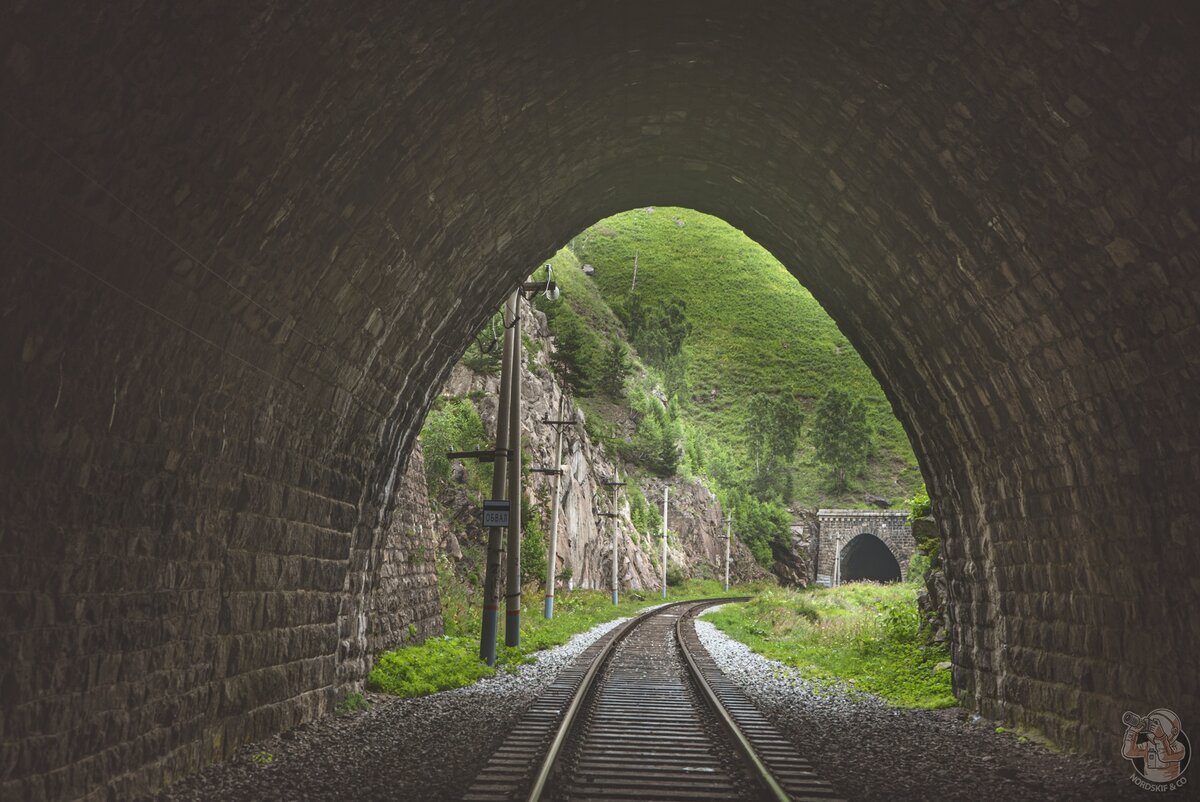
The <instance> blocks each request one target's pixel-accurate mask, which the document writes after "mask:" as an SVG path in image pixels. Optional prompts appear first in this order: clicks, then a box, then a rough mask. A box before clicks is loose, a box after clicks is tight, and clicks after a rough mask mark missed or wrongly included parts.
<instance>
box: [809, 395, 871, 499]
mask: <svg viewBox="0 0 1200 802" xmlns="http://www.w3.org/2000/svg"><path fill="white" fill-rule="evenodd" d="M812 439H813V444H814V446H815V447H816V452H817V459H819V460H820V461H821V462H823V463H825V465H826V466H827V467H828V468H829V473H830V478H831V479H832V483H833V490H835V491H841V490H845V489H846V488H847V485H848V477H849V476H850V474H852V473H853V472H855V471H857V470H859V469H860V468H861V467H862V466H863V465H864V464H866V461H867V455H868V454H869V453H870V449H871V432H870V429H868V427H867V408H866V405H865V404H864V403H863V400H862V399H861V398H851V396H850V394H849V393H847V392H846V391H845V390H839V389H838V388H836V387H832V388H830V389H829V391H828V392H826V393H825V397H824V398H822V399H821V403H820V404H819V405H818V406H817V414H816V419H815V420H814V422H813V431H812Z"/></svg>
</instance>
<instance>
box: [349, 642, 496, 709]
mask: <svg viewBox="0 0 1200 802" xmlns="http://www.w3.org/2000/svg"><path fill="white" fill-rule="evenodd" d="M495 673H496V670H495V669H494V668H490V667H488V666H487V665H486V664H485V663H482V662H480V660H479V641H478V640H472V639H469V638H452V637H449V636H445V637H441V638H430V639H429V640H427V641H425V642H424V643H422V644H421V645H420V646H415V647H409V648H403V649H397V650H395V651H392V652H387V653H386V654H384V655H382V656H381V657H380V658H379V660H378V661H377V662H376V663H375V667H374V668H372V669H371V673H370V675H369V676H368V677H367V687H368V688H369V689H371V690H373V691H380V692H382V693H390V694H392V695H394V696H405V697H407V696H424V695H426V694H430V693H436V692H437V691H444V690H449V689H450V688H461V687H462V686H463V685H470V684H471V683H472V682H475V681H476V680H479V679H482V678H483V677H490V676H491V675H493V674H495Z"/></svg>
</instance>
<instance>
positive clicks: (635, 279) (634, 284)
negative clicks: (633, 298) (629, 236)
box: [629, 251, 638, 295]
mask: <svg viewBox="0 0 1200 802" xmlns="http://www.w3.org/2000/svg"><path fill="white" fill-rule="evenodd" d="M637 262H638V251H634V252H633V283H632V284H630V285H629V294H630V295H633V291H634V290H636V289H637Z"/></svg>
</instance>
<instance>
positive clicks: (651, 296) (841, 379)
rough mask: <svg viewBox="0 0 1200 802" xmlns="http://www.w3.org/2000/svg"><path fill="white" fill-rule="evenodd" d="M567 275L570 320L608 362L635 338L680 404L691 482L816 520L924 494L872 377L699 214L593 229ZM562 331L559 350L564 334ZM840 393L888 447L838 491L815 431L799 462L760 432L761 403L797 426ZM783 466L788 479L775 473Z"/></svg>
mask: <svg viewBox="0 0 1200 802" xmlns="http://www.w3.org/2000/svg"><path fill="white" fill-rule="evenodd" d="M635 254H637V257H638V272H637V283H636V287H634V285H633V264H634V255H635ZM581 261H583V262H589V263H591V264H592V265H593V266H594V267H595V270H596V272H595V276H594V277H593V278H591V279H589V278H587V277H586V276H584V275H583V273H582V272H581V271H579V270H578V269H577V266H578V264H579V263H580V262H581ZM553 262H554V265H555V276H556V279H558V280H559V283H560V285H562V287H563V300H562V301H560V302H559V304H558V306H559V307H560V309H562V310H564V311H563V312H562V313H561V316H562V317H564V318H567V319H571V318H572V317H573V316H574V317H578V318H579V319H580V320H581V321H583V322H585V323H586V325H587V327H588V329H589V333H590V334H591V336H592V337H593V338H594V339H595V344H594V348H595V349H596V353H602V352H603V350H604V348H605V345H604V343H605V340H604V337H606V336H608V335H610V334H614V333H616V334H620V335H621V336H624V338H625V339H626V341H628V342H629V343H631V344H632V345H633V347H634V349H635V350H636V352H637V357H640V360H641V361H642V363H641V364H640V365H639V363H638V361H637V360H635V369H634V373H635V374H639V373H640V374H641V379H640V381H641V383H642V385H643V386H644V387H645V388H646V389H650V388H652V387H653V386H655V385H657V386H659V387H662V388H664V390H665V392H666V395H667V396H668V397H673V398H674V399H675V402H676V404H677V405H678V409H677V415H676V419H677V422H678V424H679V428H680V434H681V437H682V439H683V442H682V444H681V445H682V454H681V462H680V464H679V466H678V468H679V469H680V470H683V471H685V472H688V473H695V474H706V475H708V476H709V477H711V478H713V479H715V480H716V481H717V482H718V483H720V484H721V485H722V486H724V487H725V488H734V487H749V488H751V489H753V490H754V492H755V494H756V495H757V496H758V497H759V498H760V499H761V500H763V501H771V500H772V499H776V500H778V501H783V502H795V503H800V504H803V505H805V506H845V507H859V506H862V505H863V501H862V495H863V492H864V491H865V492H871V493H874V494H876V495H880V496H884V497H886V498H890V499H892V500H894V501H900V500H901V499H903V498H905V497H907V496H909V495H910V494H911V493H912V492H913V491H914V490H915V489H916V487H917V486H918V485H919V484H920V472H919V470H918V469H917V464H916V458H915V457H914V455H913V453H912V449H911V447H910V445H909V443H908V439H907V437H906V435H905V433H904V431H903V429H902V427H901V426H900V424H899V422H898V421H897V420H896V418H895V416H894V415H893V414H892V410H891V405H890V404H889V403H888V401H887V399H886V397H885V396H884V394H883V391H882V390H881V389H880V387H879V384H878V383H877V382H876V381H875V378H874V377H873V376H872V375H871V372H870V370H869V369H868V368H867V366H866V365H865V364H864V363H863V362H862V360H861V358H859V356H858V354H857V353H855V351H854V349H853V348H852V347H851V345H850V343H849V341H848V340H847V339H846V338H845V337H844V336H843V335H842V333H841V332H840V331H839V330H838V328H837V326H836V325H835V324H834V322H833V321H832V320H831V319H830V318H829V316H828V315H827V314H826V313H825V312H824V310H823V309H821V307H820V305H819V304H818V303H817V301H816V300H815V299H814V298H813V297H812V295H811V294H810V293H809V292H808V291H806V290H805V289H804V288H803V287H801V286H800V285H799V284H798V283H797V282H796V280H795V279H794V278H793V277H792V276H791V275H790V274H789V273H788V271H787V270H786V269H785V268H784V267H783V266H782V265H781V264H779V262H778V261H776V260H775V259H774V258H773V257H772V256H771V255H770V254H769V253H767V252H766V251H765V250H764V249H763V248H761V247H760V246H759V245H757V244H756V243H754V242H753V241H752V240H750V239H749V238H748V237H747V236H746V235H745V234H743V233H742V232H740V231H738V230H737V229H735V228H733V227H731V226H729V225H727V224H726V223H724V222H722V221H720V220H718V219H716V218H714V217H710V216H708V215H704V214H701V213H699V212H694V211H691V210H688V209H677V208H657V209H638V210H634V211H631V212H626V213H623V214H619V215H616V216H614V217H610V218H607V219H605V220H602V221H600V222H599V223H597V224H596V225H594V226H592V227H591V228H589V229H587V230H586V231H584V232H583V233H582V234H580V235H579V236H578V237H576V238H575V239H574V240H573V241H572V243H571V247H570V248H569V249H564V250H563V251H560V252H559V254H557V255H556V256H555V258H554V260H553ZM539 308H542V309H543V310H545V311H548V310H549V308H550V305H549V304H541V305H539ZM566 309H570V310H571V311H570V312H566V311H565V310H566ZM614 310H615V311H614ZM548 313H549V311H548ZM551 314H553V313H551ZM551 329H552V331H553V332H554V333H555V335H556V337H557V336H559V328H558V326H557V324H556V321H555V320H551ZM570 336H574V335H573V334H572V335H570ZM570 336H569V337H568V339H570ZM576 350H577V351H578V350H580V348H579V347H577V348H576ZM638 382H639V378H638V376H636V375H635V377H634V381H633V382H632V384H635V385H636V384H638ZM830 387H838V388H841V389H842V390H843V391H845V392H846V393H847V395H848V396H849V397H850V399H851V405H852V406H853V402H854V400H858V401H859V402H860V403H861V410H862V413H863V417H864V418H865V430H866V433H867V435H868V437H869V438H870V440H871V441H872V442H873V443H874V445H875V448H874V450H873V451H872V452H870V454H869V457H868V458H867V459H865V460H863V461H859V462H857V463H853V464H849V465H846V466H845V467H844V468H842V469H841V470H840V472H839V471H837V470H835V471H834V472H833V473H834V481H831V480H830V476H829V473H830V472H829V470H828V469H827V467H826V465H825V464H824V463H823V462H822V461H821V460H820V459H819V458H818V454H817V449H816V442H815V441H816V433H815V432H814V431H813V430H812V429H809V430H805V429H804V428H803V427H801V429H800V431H799V434H798V438H797V440H796V441H795V449H794V453H793V454H792V455H791V456H788V457H787V458H786V459H783V457H784V456H785V455H786V453H787V450H788V449H787V448H784V449H783V450H782V451H777V452H775V453H774V454H771V453H769V452H767V453H764V452H763V450H762V448H761V446H762V443H763V442H764V438H763V435H762V433H761V432H758V431H755V430H754V427H753V426H748V425H747V422H748V419H749V418H751V417H752V415H751V409H750V404H751V400H752V399H753V398H754V397H755V396H756V394H759V393H761V394H764V395H765V396H766V397H767V398H768V399H769V400H773V401H776V402H777V403H779V404H780V405H782V407H794V408H795V409H794V413H793V411H792V409H788V415H787V417H788V418H789V422H791V421H792V420H795V418H799V417H801V416H807V418H808V419H809V420H815V412H816V405H817V400H818V399H820V398H822V397H823V396H824V395H825V394H826V391H827V390H828V389H829V388H830ZM631 395H632V391H631ZM586 411H588V412H589V413H599V414H605V416H606V417H607V418H608V420H609V421H610V422H611V424H612V427H611V431H610V432H609V433H608V434H609V436H610V437H611V436H614V435H615V434H617V433H624V432H627V431H628V429H630V428H631V426H630V424H629V422H628V421H626V420H624V419H622V417H621V411H620V410H613V409H610V408H606V407H604V406H603V405H593V406H592V407H591V408H589V409H587V410H586ZM793 414H794V415H795V418H793V417H792V415H793ZM633 417H635V418H636V415H634V416H633ZM636 423H638V421H635V425H636ZM595 426H596V428H597V429H603V428H604V427H603V426H601V425H600V424H595ZM859 450H861V449H859ZM772 459H773V460H777V461H778V462H777V466H776V467H778V468H779V470H774V471H772V470H770V467H773V466H769V465H767V464H766V463H767V462H768V461H770V460H772ZM839 476H840V478H839ZM768 477H769V478H770V479H771V481H769V482H767V481H765V480H766V479H767V478H768ZM839 485H841V486H840V487H839Z"/></svg>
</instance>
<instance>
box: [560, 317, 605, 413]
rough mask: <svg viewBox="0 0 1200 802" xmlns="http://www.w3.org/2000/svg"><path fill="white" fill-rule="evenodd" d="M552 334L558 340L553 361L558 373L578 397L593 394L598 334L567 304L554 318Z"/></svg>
mask: <svg viewBox="0 0 1200 802" xmlns="http://www.w3.org/2000/svg"><path fill="white" fill-rule="evenodd" d="M550 331H551V333H552V334H553V335H554V340H555V351H554V355H553V356H552V357H551V361H552V362H553V363H554V366H555V367H556V368H558V371H559V374H560V375H561V376H562V377H563V380H564V381H566V383H567V384H568V385H570V387H571V389H572V390H573V391H574V392H575V394H576V395H591V393H592V377H593V375H595V370H596V361H597V353H596V351H597V350H598V349H597V344H598V338H597V336H596V334H595V333H594V332H593V331H592V330H591V329H590V328H588V326H587V324H586V323H584V321H583V318H582V317H580V316H579V313H578V312H576V311H575V310H574V309H572V308H571V307H570V305H568V304H564V305H563V306H562V308H561V309H560V310H559V311H558V312H557V314H555V315H554V318H553V319H552V320H551V321H550Z"/></svg>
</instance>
